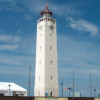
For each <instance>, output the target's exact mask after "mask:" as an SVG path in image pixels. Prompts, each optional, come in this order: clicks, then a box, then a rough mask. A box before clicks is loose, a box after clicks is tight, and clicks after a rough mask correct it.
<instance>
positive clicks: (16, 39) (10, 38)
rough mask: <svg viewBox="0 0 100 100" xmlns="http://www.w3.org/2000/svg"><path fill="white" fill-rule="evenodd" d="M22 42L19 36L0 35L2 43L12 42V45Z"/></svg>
mask: <svg viewBox="0 0 100 100" xmlns="http://www.w3.org/2000/svg"><path fill="white" fill-rule="evenodd" d="M19 41H20V37H18V36H12V35H0V42H6V43H9V42H12V43H17V42H19Z"/></svg>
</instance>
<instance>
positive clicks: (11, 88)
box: [0, 82, 27, 96]
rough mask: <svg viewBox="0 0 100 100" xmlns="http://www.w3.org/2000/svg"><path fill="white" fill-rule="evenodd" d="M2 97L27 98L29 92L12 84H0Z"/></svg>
mask: <svg viewBox="0 0 100 100" xmlns="http://www.w3.org/2000/svg"><path fill="white" fill-rule="evenodd" d="M0 96H27V90H26V89H24V88H22V87H21V86H19V85H17V84H15V83H11V82H0Z"/></svg>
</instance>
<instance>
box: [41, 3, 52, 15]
mask: <svg viewBox="0 0 100 100" xmlns="http://www.w3.org/2000/svg"><path fill="white" fill-rule="evenodd" d="M40 13H41V15H43V14H44V13H49V14H50V15H51V16H52V11H51V10H49V9H48V7H47V4H46V7H45V9H44V10H42V11H41V12H40Z"/></svg>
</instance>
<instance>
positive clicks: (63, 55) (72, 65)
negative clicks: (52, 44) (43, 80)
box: [58, 35, 100, 77]
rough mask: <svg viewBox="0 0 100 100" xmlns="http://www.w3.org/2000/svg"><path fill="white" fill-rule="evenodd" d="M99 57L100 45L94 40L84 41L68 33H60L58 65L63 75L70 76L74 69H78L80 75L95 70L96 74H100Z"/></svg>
mask: <svg viewBox="0 0 100 100" xmlns="http://www.w3.org/2000/svg"><path fill="white" fill-rule="evenodd" d="M99 59H100V46H97V45H95V44H94V43H93V41H84V42H83V41H81V40H78V39H75V38H71V37H69V36H67V35H64V36H63V35H60V36H59V35H58V66H59V69H60V70H59V73H62V75H61V76H64V77H70V76H69V73H71V72H72V70H75V71H77V72H78V75H79V74H80V75H82V74H84V75H86V74H88V73H89V72H94V73H95V75H96V76H100V74H99V71H100V61H99ZM61 69H62V70H61ZM95 69H96V70H95ZM97 70H98V71H97ZM66 73H68V75H66Z"/></svg>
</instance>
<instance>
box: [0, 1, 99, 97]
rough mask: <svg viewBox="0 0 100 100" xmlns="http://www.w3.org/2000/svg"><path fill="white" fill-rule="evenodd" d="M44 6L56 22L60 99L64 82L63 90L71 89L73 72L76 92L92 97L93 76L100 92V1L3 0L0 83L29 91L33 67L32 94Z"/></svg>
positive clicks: (0, 30)
mask: <svg viewBox="0 0 100 100" xmlns="http://www.w3.org/2000/svg"><path fill="white" fill-rule="evenodd" d="M45 3H48V4H49V5H48V6H49V9H51V10H52V11H53V18H55V19H56V20H57V44H58V47H57V48H58V68H59V90H60V96H61V85H60V83H61V81H62V79H63V80H64V87H72V85H73V84H72V72H73V70H74V71H75V92H81V93H82V96H90V91H89V89H90V88H89V84H90V83H89V77H90V73H92V86H93V89H94V88H96V89H97V91H96V93H99V92H100V78H99V77H100V74H99V73H100V6H99V4H100V0H0V81H7V82H14V83H17V84H19V85H21V86H23V87H24V88H27V89H28V72H29V66H32V73H31V95H33V89H34V78H35V76H34V70H35V56H36V27H37V26H36V24H37V20H38V19H39V18H40V17H41V15H40V10H42V9H44V8H45ZM71 94H72V93H71ZM64 96H68V91H64ZM93 96H94V92H93Z"/></svg>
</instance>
